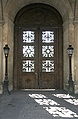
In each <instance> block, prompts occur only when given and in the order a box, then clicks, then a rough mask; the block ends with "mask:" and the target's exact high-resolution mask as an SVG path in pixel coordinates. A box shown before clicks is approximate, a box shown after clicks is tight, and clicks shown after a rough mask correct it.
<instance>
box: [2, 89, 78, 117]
mask: <svg viewBox="0 0 78 119" xmlns="http://www.w3.org/2000/svg"><path fill="white" fill-rule="evenodd" d="M0 119H78V97H77V96H76V95H73V96H71V95H69V94H67V93H66V92H65V91H60V90H53V91H35V90H34V91H17V92H12V93H11V95H0Z"/></svg>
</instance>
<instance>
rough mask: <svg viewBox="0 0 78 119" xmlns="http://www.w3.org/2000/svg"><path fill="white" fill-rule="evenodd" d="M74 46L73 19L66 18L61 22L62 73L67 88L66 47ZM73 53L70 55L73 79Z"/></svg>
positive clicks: (67, 60) (67, 57)
mask: <svg viewBox="0 0 78 119" xmlns="http://www.w3.org/2000/svg"><path fill="white" fill-rule="evenodd" d="M70 44H71V45H72V46H73V47H74V25H73V19H68V20H67V21H65V22H64V24H63V57H64V60H63V61H64V63H63V64H64V66H63V71H64V73H63V75H64V89H65V90H68V80H69V56H68V54H67V48H68V46H69V45H70ZM73 67H74V54H73V56H72V79H73V80H74V68H73Z"/></svg>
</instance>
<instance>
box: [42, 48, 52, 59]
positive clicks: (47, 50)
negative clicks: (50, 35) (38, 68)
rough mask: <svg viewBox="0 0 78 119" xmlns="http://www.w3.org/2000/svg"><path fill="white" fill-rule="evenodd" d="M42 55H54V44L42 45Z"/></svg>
mask: <svg viewBox="0 0 78 119" xmlns="http://www.w3.org/2000/svg"><path fill="white" fill-rule="evenodd" d="M42 56H43V57H54V46H42Z"/></svg>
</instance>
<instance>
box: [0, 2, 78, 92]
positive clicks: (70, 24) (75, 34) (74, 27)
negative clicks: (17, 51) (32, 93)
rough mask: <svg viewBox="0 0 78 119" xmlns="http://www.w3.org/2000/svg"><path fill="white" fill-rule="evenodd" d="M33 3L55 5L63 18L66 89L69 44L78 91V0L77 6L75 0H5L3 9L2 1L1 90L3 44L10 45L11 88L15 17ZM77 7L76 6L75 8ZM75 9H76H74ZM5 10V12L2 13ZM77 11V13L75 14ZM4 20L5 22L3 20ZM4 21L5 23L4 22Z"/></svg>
mask: <svg viewBox="0 0 78 119" xmlns="http://www.w3.org/2000/svg"><path fill="white" fill-rule="evenodd" d="M31 3H45V4H49V5H51V6H53V7H55V8H56V9H57V10H58V11H59V13H60V14H61V16H62V18H63V61H64V63H63V75H64V89H67V85H68V83H67V82H68V75H69V74H68V70H69V69H68V55H67V52H66V50H67V48H68V45H69V44H72V45H73V47H74V49H75V50H74V54H73V57H72V66H73V68H72V71H73V73H72V74H73V79H74V80H75V84H76V85H75V92H76V93H77V92H78V78H77V77H78V19H77V18H78V0H77V2H76V6H75V4H74V2H73V0H71V1H70V0H60V2H59V0H48V1H47V0H17V2H16V0H12V1H11V0H8V1H7V0H4V3H3V10H2V7H1V3H0V16H2V15H3V18H4V19H2V17H1V18H0V34H1V35H0V90H1V82H2V81H3V80H4V73H5V57H4V54H3V46H4V45H5V44H6V43H7V44H8V45H9V47H10V53H9V64H8V66H9V67H8V68H9V71H8V74H9V75H8V77H9V81H10V89H12V88H13V46H14V23H13V22H14V18H15V16H16V14H17V12H18V11H19V10H20V9H21V8H22V7H24V6H25V5H28V4H31ZM75 7H76V8H75ZM74 10H75V11H74ZM2 11H3V14H2ZM74 13H75V14H74ZM3 21H4V22H3ZM3 23H4V24H3Z"/></svg>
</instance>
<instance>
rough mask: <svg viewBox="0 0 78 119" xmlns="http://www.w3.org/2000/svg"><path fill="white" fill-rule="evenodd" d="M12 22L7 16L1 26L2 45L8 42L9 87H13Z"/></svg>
mask: <svg viewBox="0 0 78 119" xmlns="http://www.w3.org/2000/svg"><path fill="white" fill-rule="evenodd" d="M13 35H14V24H13V22H12V21H11V20H10V19H9V18H8V17H5V24H4V26H3V46H4V45H5V44H8V46H9V47H10V51H9V55H8V80H9V89H10V90H12V89H13V44H14V39H13V38H14V36H13ZM4 64H5V57H4V58H3V74H4V72H5V65H4Z"/></svg>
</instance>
